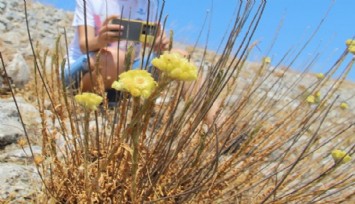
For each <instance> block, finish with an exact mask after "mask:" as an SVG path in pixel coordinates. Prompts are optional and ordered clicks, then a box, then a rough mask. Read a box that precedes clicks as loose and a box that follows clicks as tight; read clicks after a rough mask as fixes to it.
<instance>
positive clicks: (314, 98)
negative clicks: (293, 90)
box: [306, 91, 321, 104]
mask: <svg viewBox="0 0 355 204" xmlns="http://www.w3.org/2000/svg"><path fill="white" fill-rule="evenodd" d="M320 96H321V95H320V92H319V91H317V92H316V93H315V94H313V95H309V96H308V97H307V99H306V101H307V102H308V103H310V104H314V103H319V101H320Z"/></svg>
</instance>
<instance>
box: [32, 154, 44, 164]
mask: <svg viewBox="0 0 355 204" xmlns="http://www.w3.org/2000/svg"><path fill="white" fill-rule="evenodd" d="M33 161H34V163H35V164H36V165H40V164H42V163H43V161H44V158H43V157H42V156H41V155H38V154H37V155H35V156H34V158H33Z"/></svg>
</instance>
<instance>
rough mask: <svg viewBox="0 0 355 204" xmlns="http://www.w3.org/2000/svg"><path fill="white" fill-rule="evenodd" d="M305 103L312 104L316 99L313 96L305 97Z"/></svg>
mask: <svg viewBox="0 0 355 204" xmlns="http://www.w3.org/2000/svg"><path fill="white" fill-rule="evenodd" d="M306 101H307V102H308V103H311V104H312V103H315V102H316V98H315V97H314V96H313V95H310V96H308V97H307V99H306Z"/></svg>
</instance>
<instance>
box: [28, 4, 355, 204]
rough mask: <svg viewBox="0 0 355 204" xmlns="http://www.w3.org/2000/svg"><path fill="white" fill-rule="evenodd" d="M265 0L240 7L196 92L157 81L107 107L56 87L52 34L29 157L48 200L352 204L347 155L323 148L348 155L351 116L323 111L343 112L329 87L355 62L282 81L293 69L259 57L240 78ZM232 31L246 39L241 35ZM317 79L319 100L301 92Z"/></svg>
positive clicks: (57, 63) (40, 75) (40, 73)
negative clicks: (144, 94)
mask: <svg viewBox="0 0 355 204" xmlns="http://www.w3.org/2000/svg"><path fill="white" fill-rule="evenodd" d="M264 6H265V3H264V2H262V3H260V5H258V6H256V5H255V2H254V3H247V4H246V5H244V4H242V5H241V7H240V12H239V13H237V14H236V15H237V16H236V21H235V24H234V27H233V29H232V32H231V34H230V37H229V41H228V43H227V46H226V47H225V49H224V51H223V54H222V55H221V56H219V57H218V60H216V62H213V63H212V65H211V66H210V67H209V69H208V71H207V72H206V73H204V74H205V75H206V79H207V80H204V82H203V84H202V87H201V89H200V90H199V91H198V92H197V93H196V94H194V95H192V96H191V97H189V98H188V99H186V100H183V97H182V94H181V91H182V89H183V86H186V84H184V83H182V82H177V81H172V82H170V83H165V82H166V81H162V79H158V82H159V84H160V85H161V87H160V89H159V91H158V92H156V95H155V96H154V97H151V98H149V99H147V100H143V99H141V100H139V99H137V98H135V99H134V98H131V97H130V95H129V94H128V93H122V94H121V96H119V97H120V98H119V100H118V103H117V104H116V105H115V106H114V107H113V108H112V107H111V108H110V107H109V106H108V103H107V101H104V102H103V104H102V105H101V106H100V108H99V109H98V110H97V111H93V112H88V111H85V110H83V109H82V108H81V107H80V106H79V105H78V104H77V103H76V102H75V100H74V99H73V98H74V97H73V96H74V95H75V94H76V93H75V91H74V90H71V89H65V88H64V87H63V85H62V82H61V79H60V70H61V68H62V66H63V65H62V63H61V60H62V57H61V54H62V52H63V51H64V53H65V48H63V45H62V44H63V43H62V44H61V41H60V40H58V41H57V46H56V50H55V51H54V52H53V53H54V54H53V56H52V63H51V72H47V71H46V70H48V67H47V66H46V62H45V60H46V59H47V55H48V54H49V53H47V52H45V54H44V55H43V54H42V55H40V54H38V55H37V56H38V58H37V61H36V62H37V63H38V64H37V69H36V70H37V73H36V78H35V84H36V85H35V93H36V95H37V104H38V108H39V111H40V113H41V116H42V117H41V118H42V148H43V150H42V155H41V156H40V157H39V156H37V157H36V158H37V159H36V161H37V162H36V164H37V167H38V169H39V170H40V174H41V176H42V178H43V184H44V187H43V192H44V194H45V196H44V198H43V199H44V201H46V202H60V203H86V202H87V203H90V202H93V203H300V202H302V203H308V202H310V203H339V202H349V203H350V202H351V200H353V199H354V198H353V196H354V181H355V180H354V179H355V178H354V175H353V171H352V170H351V169H352V168H353V166H354V164H353V162H349V163H347V164H340V162H336V163H335V162H334V161H333V160H332V159H331V156H330V153H331V151H332V150H333V149H338V148H340V149H343V150H344V151H346V152H347V153H348V154H349V155H352V154H353V153H354V137H353V132H354V127H353V125H354V122H353V120H352V117H353V115H352V114H351V113H350V112H346V111H345V112H344V111H343V112H342V114H341V117H339V118H334V117H329V116H330V115H334V114H337V113H339V108H338V104H339V100H338V97H337V96H336V91H337V90H338V89H339V87H340V86H341V84H342V83H343V82H344V80H345V77H346V75H347V74H348V72H349V70H350V69H351V67H352V65H353V61H354V60H352V61H350V62H348V64H347V66H345V70H344V72H343V74H342V75H341V76H340V77H339V78H338V79H337V80H332V79H331V77H332V75H333V74H334V73H335V71H336V70H338V69H340V68H339V67H340V64H343V63H346V61H345V60H346V56H348V53H345V54H344V55H342V56H340V57H339V60H338V61H337V63H336V64H335V65H334V66H332V67H331V68H330V69H329V72H328V74H327V75H326V77H325V78H324V79H316V78H314V79H315V80H314V83H312V84H311V85H310V86H306V87H305V86H304V85H303V84H302V78H303V77H304V75H305V74H306V73H301V74H299V75H298V76H297V77H294V78H292V80H291V81H292V83H291V85H290V86H284V84H285V81H289V80H290V78H289V77H287V74H288V72H289V69H288V68H286V69H282V70H280V69H277V67H275V68H272V67H270V65H268V64H265V63H260V64H259V65H258V66H257V67H254V68H253V69H254V70H255V71H254V72H253V74H252V75H250V77H249V78H248V80H247V81H246V79H245V78H243V77H241V76H246V73H247V72H248V69H249V67H248V63H247V59H248V55H249V52H250V51H251V50H252V49H253V47H254V45H250V41H248V40H247V39H248V38H249V37H251V36H252V35H253V31H254V30H255V28H256V27H257V25H258V20H259V19H260V17H261V15H262V11H263V9H264ZM248 17H249V18H248ZM243 26H244V27H245V28H247V31H243V30H242V29H241V28H242V27H243ZM236 39H243V40H241V42H240V43H238V44H237V43H235V40H236ZM192 58H194V54H193V53H192ZM202 58H204V57H202ZM216 59H217V58H216ZM212 61H213V60H212ZM254 66H255V65H254ZM275 76H276V77H275ZM325 86H328V87H329V86H330V87H331V88H330V89H328V90H326V91H325V92H324V93H323V94H322V96H320V97H319V98H318V99H319V100H317V101H316V102H314V103H310V102H307V101H306V100H305V99H306V96H308V95H310V94H314V93H316V92H317V91H320V90H323V88H324V87H325ZM297 87H302V91H301V92H299V91H295V90H297ZM305 93H306V94H305ZM97 94H99V95H102V96H104V94H105V93H102V92H101V91H99V90H98V91H97ZM157 100H159V101H160V102H159V103H157ZM215 101H218V103H215V104H218V105H219V106H218V108H217V110H216V115H215V117H214V121H213V123H212V124H208V123H206V122H205V121H204V119H205V117H206V114H207V113H208V111H209V109H210V108H211V107H212V108H213V107H214V106H213V103H214V102H215ZM48 109H49V110H51V115H50V116H49V117H48V114H47V113H46V112H47V110H48ZM334 119H336V121H334Z"/></svg>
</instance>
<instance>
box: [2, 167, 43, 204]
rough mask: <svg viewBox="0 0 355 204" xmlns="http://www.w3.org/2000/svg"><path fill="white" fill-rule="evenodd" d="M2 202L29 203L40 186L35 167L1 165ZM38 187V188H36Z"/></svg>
mask: <svg viewBox="0 0 355 204" xmlns="http://www.w3.org/2000/svg"><path fill="white" fill-rule="evenodd" d="M0 183H1V185H0V200H10V201H12V202H13V203H19V202H20V203H25V202H26V201H27V202H29V201H30V199H31V197H32V196H33V194H34V193H35V191H36V189H38V188H39V186H40V180H39V176H38V174H37V171H36V169H35V167H34V166H25V165H18V164H12V163H0ZM36 186H37V188H36Z"/></svg>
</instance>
